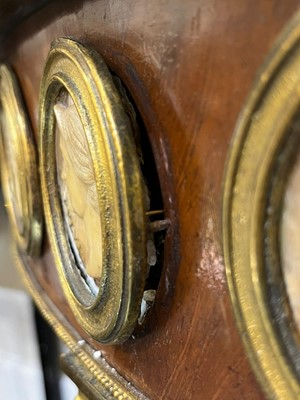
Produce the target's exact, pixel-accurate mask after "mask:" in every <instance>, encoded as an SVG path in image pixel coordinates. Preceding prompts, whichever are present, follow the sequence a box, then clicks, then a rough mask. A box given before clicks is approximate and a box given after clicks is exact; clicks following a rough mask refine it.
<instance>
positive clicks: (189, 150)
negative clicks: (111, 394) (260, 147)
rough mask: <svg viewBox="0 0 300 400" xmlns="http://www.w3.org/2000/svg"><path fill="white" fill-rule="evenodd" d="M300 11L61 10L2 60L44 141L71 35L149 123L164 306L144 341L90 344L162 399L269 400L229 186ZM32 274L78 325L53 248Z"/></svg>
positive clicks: (64, 6)
mask: <svg viewBox="0 0 300 400" xmlns="http://www.w3.org/2000/svg"><path fill="white" fill-rule="evenodd" d="M297 6H298V2H297V1H294V0H289V1H285V2H282V1H279V0H277V1H273V2H270V1H268V0H256V1H253V0H243V1H239V2H237V1H234V0H227V1H223V0H213V1H211V0H201V1H199V0H195V1H193V0H189V1H185V2H182V1H180V0H172V1H161V0H155V1H154V0H153V1H151V2H149V1H144V0H140V1H138V0H131V1H130V0H127V1H116V2H113V1H100V0H99V1H86V2H84V4H82V3H81V2H78V1H73V2H68V3H65V2H58V3H53V4H51V5H49V6H47V7H46V8H44V9H43V10H41V11H39V12H38V13H36V14H34V15H33V16H31V17H30V18H29V19H28V20H27V21H25V22H24V23H23V24H21V25H20V26H19V28H18V29H16V30H15V32H14V33H13V34H11V35H10V36H9V37H8V38H7V40H6V42H5V43H4V46H3V48H2V53H1V57H2V60H5V61H8V62H9V63H10V64H12V66H13V67H14V68H15V70H16V72H17V74H18V76H19V79H20V83H21V86H22V88H23V91H24V97H25V100H26V103H27V106H28V110H29V113H30V117H31V121H32V125H33V128H34V131H35V135H36V138H38V128H37V127H38V91H39V85H40V81H41V76H42V73H43V66H44V64H45V60H46V57H47V54H48V51H49V48H50V45H51V42H52V40H53V39H55V38H57V37H61V36H70V37H72V38H75V39H77V40H80V41H82V42H83V43H88V44H90V45H92V46H93V47H94V48H95V49H96V50H97V51H98V52H99V53H100V54H101V55H102V56H103V57H104V59H105V60H106V62H107V64H108V65H109V66H110V68H111V69H112V70H114V71H115V72H116V74H117V75H119V76H120V77H121V79H122V80H123V82H124V83H125V85H126V86H127V88H128V89H129V91H130V93H131V95H132V97H133V99H134V101H135V103H136V105H137V107H138V109H139V111H140V113H141V115H142V118H143V120H144V122H145V126H146V128H147V131H148V135H149V138H150V142H151V145H152V149H153V152H154V155H155V159H156V163H157V166H158V171H159V175H160V180H161V186H162V192H163V197H164V203H165V208H166V214H167V217H169V218H170V219H171V221H172V226H171V228H170V230H169V232H168V236H167V240H166V254H165V266H164V271H163V275H162V278H161V282H160V286H159V291H158V296H157V300H156V303H155V307H154V310H153V312H152V314H151V316H150V318H149V321H148V323H147V326H146V329H145V331H144V332H143V334H142V335H140V336H138V337H136V338H135V339H130V340H129V341H128V342H126V343H125V344H123V345H122V346H107V347H103V348H101V346H99V345H98V344H97V343H95V342H93V341H92V340H90V339H88V338H87V337H86V335H85V334H84V333H83V332H82V335H83V336H84V337H85V339H86V340H88V341H89V342H90V343H91V345H92V346H94V347H95V348H101V350H102V354H104V355H105V357H106V358H107V360H108V361H109V362H110V363H111V364H112V365H113V366H115V367H116V369H117V370H118V371H119V372H120V373H121V374H122V375H123V376H124V377H125V378H126V379H128V380H130V381H131V382H132V383H133V384H134V385H136V386H137V387H138V388H139V389H141V390H142V391H143V392H144V393H145V394H146V395H148V396H149V397H150V398H152V399H170V400H171V399H172V400H173V399H214V400H217V399H219V400H226V399H228V400H241V399H248V400H254V399H255V400H258V399H262V398H264V396H263V395H262V393H261V390H260V388H259V387H258V384H257V383H256V380H255V378H254V375H253V373H252V372H251V370H250V367H249V364H248V361H247V358H246V354H245V351H244V349H243V347H242V344H241V340H240V337H239V334H238V331H237V329H236V326H235V323H234V317H233V313H232V309H231V305H230V300H229V295H228V289H227V286H226V276H225V271H224V261H223V255H222V240H221V197H222V177H223V173H224V165H225V159H226V154H227V151H228V147H229V143H230V140H231V137H232V133H233V129H234V125H235V123H236V120H237V117H238V114H239V112H240V109H241V107H242V104H243V102H244V100H245V97H246V95H247V94H248V92H249V90H250V88H251V84H252V81H253V79H254V76H255V74H256V71H257V69H258V68H259V66H260V65H261V63H262V62H263V60H264V58H265V56H266V54H267V52H268V51H269V49H270V47H271V46H272V44H273V42H274V40H275V38H276V36H277V35H278V33H279V32H280V30H281V29H282V27H283V26H284V24H285V23H286V22H287V21H288V19H289V18H290V17H291V16H292V15H293V14H294V13H295V12H296V10H297ZM32 268H33V270H34V271H35V273H36V275H37V277H38V279H39V281H40V282H41V284H42V285H43V287H44V289H45V291H47V293H49V295H50V296H51V298H52V299H53V301H54V302H55V303H56V305H57V306H58V307H59V308H60V309H61V310H62V311H63V312H64V313H65V314H66V315H67V316H68V318H69V320H70V321H71V322H72V323H73V324H74V325H75V326H76V323H75V321H74V320H73V317H72V316H71V314H70V311H69V308H68V306H67V304H66V303H65V302H64V300H63V295H62V293H61V289H60V284H59V282H58V279H57V277H56V271H55V267H54V263H53V258H52V256H51V253H50V250H49V247H48V245H45V251H44V255H43V258H42V259H41V260H40V261H39V262H36V263H34V264H33V265H32ZM78 329H79V328H78Z"/></svg>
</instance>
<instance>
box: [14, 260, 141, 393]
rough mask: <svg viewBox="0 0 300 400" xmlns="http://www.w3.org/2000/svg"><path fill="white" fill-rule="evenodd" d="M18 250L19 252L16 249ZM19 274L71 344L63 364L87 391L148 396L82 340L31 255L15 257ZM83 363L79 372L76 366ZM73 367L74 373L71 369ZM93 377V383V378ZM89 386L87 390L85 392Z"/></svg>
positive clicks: (50, 320)
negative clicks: (49, 292) (47, 289)
mask: <svg viewBox="0 0 300 400" xmlns="http://www.w3.org/2000/svg"><path fill="white" fill-rule="evenodd" d="M16 253H17V252H16ZM15 261H16V265H17V267H18V269H19V271H20V275H21V277H22V279H23V282H24V284H25V285H26V287H27V289H28V291H29V293H30V295H31V297H32V298H33V299H34V302H35V304H36V305H37V307H38V308H39V310H40V312H41V314H42V316H43V317H44V318H45V319H46V320H47V321H48V323H49V324H50V325H51V326H52V328H53V329H54V331H55V332H56V334H57V336H58V337H59V338H60V340H61V341H63V342H64V343H65V344H66V346H67V347H68V349H69V351H70V353H69V354H67V355H66V356H65V357H64V361H65V363H63V362H62V364H64V365H63V368H64V369H65V371H67V372H68V374H69V375H70V376H72V377H73V378H74V379H75V381H76V382H77V384H78V386H79V387H80V388H81V391H82V392H84V393H85V395H88V396H90V397H91V396H93V397H91V398H90V399H89V400H92V399H93V398H96V399H97V400H98V399H105V400H107V399H115V400H147V398H146V397H145V396H144V395H143V394H142V393H140V392H139V391H138V390H137V389H136V388H135V387H134V386H133V385H132V384H130V383H129V382H127V381H125V379H124V378H123V377H122V376H120V375H119V374H118V372H117V371H116V370H115V369H113V368H112V367H111V366H110V365H109V364H108V363H107V362H106V361H105V359H104V358H103V357H102V356H101V354H100V352H99V351H98V352H95V351H94V350H93V349H92V348H91V346H90V345H88V344H87V343H85V342H84V341H82V338H81V337H80V336H79V334H78V332H76V330H75V329H74V328H73V327H72V325H70V324H69V322H68V321H67V319H66V318H65V317H64V316H63V315H62V314H61V312H60V311H59V310H58V309H57V307H56V306H55V305H54V303H53V302H52V301H50V300H49V298H48V297H47V296H45V293H44V292H43V289H42V287H41V286H40V283H39V282H38V281H37V279H36V277H35V275H34V274H33V273H32V270H31V265H30V262H31V259H30V257H28V256H27V255H25V254H23V255H21V254H20V253H19V254H18V255H17V256H16V258H15ZM79 366H80V369H78V371H77V372H79V371H80V374H78V373H76V372H75V371H74V369H75V370H76V368H77V367H79ZM72 371H73V372H74V373H72ZM91 381H92V385H91V384H90V382H91ZM87 387H88V388H89V390H88V393H87V392H86V390H87Z"/></svg>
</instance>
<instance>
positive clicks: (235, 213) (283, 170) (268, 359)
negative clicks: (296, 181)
mask: <svg viewBox="0 0 300 400" xmlns="http://www.w3.org/2000/svg"><path fill="white" fill-rule="evenodd" d="M299 71H300V14H298V15H297V16H296V18H295V19H293V20H292V22H291V23H290V24H289V26H288V27H287V29H286V30H285V31H284V33H283V34H282V35H281V37H280V38H279V40H278V41H277V43H276V45H275V46H274V48H273V51H272V53H271V55H270V57H269V59H268V60H267V62H266V63H265V65H264V66H263V68H262V70H261V71H260V74H259V75H258V78H257V80H256V82H255V84H254V87H253V89H252V92H251V93H250V96H249V98H248V99H247V101H246V105H245V107H244V109H243V111H242V113H241V115H240V117H239V121H238V124H237V126H236V131H235V135H234V138H233V142H232V148H231V151H230V154H229V159H228V166H227V171H226V175H225V182H224V200H223V201H224V202H223V239H224V253H225V260H226V269H227V277H228V283H229V289H230V293H231V298H232V302H233V306H234V311H235V315H236V318H237V322H238V324H239V327H240V330H241V333H242V338H243V341H244V344H245V346H246V349H247V351H248V355H249V358H250V361H251V362H252V365H253V369H254V371H255V372H256V374H257V377H258V379H259V381H260V382H261V384H262V386H263V388H264V389H265V392H266V394H267V396H268V398H270V399H278V400H279V399H289V400H292V399H298V398H299V395H300V384H299V382H300V364H299V360H300V353H299V343H300V341H299V332H297V330H296V328H295V324H294V321H293V315H292V312H291V309H290V305H289V300H288V296H287V292H286V288H285V284H284V279H283V276H282V270H281V259H280V223H281V222H280V221H281V215H282V204H283V198H284V190H285V183H286V181H287V176H288V173H289V171H290V170H291V168H292V164H293V162H294V160H295V154H296V153H299V148H300V147H299V144H300V139H299V129H300V119H299V109H300V72H299Z"/></svg>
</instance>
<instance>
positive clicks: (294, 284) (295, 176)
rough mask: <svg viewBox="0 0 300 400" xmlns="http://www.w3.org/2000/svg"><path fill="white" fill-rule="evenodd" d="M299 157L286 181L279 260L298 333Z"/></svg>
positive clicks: (299, 252)
mask: <svg viewBox="0 0 300 400" xmlns="http://www.w3.org/2000/svg"><path fill="white" fill-rule="evenodd" d="M299 205H300V157H298V159H297V161H296V163H295V166H294V168H293V170H292V172H291V174H290V177H289V179H288V183H287V187H286V192H285V196H284V202H283V213H282V221H281V260H282V271H283V275H284V280H285V285H286V290H287V293H288V297H289V302H290V305H291V308H292V311H293V315H294V319H295V322H296V324H297V327H298V330H299V331H300V245H299V241H300V207H299Z"/></svg>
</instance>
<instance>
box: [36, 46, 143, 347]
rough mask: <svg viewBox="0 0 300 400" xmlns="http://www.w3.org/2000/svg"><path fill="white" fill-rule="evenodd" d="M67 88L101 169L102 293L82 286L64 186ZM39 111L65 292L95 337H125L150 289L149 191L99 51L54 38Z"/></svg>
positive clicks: (49, 209) (50, 217)
mask: <svg viewBox="0 0 300 400" xmlns="http://www.w3.org/2000/svg"><path fill="white" fill-rule="evenodd" d="M62 90H66V91H67V93H69V94H70V96H71V97H72V100H73V102H74V104H75V106H76V109H77V112H78V114H79V116H80V120H81V122H82V125H83V127H84V131H85V135H86V139H87V143H88V146H89V150H90V155H91V159H92V163H93V169H94V173H95V186H96V188H97V201H98V206H99V209H100V212H101V225H102V235H101V237H99V239H98V240H99V243H97V245H99V246H100V245H101V246H102V249H103V257H102V275H101V278H99V281H100V283H99V292H98V295H97V296H93V295H92V294H91V293H89V292H88V290H84V286H83V284H82V278H81V276H80V273H79V271H78V268H77V264H76V262H75V260H74V255H73V252H72V249H71V247H70V243H69V241H68V237H67V233H66V226H65V221H64V217H63V211H62V205H61V198H60V193H59V189H58V182H57V174H56V170H57V165H56V156H55V137H56V134H57V133H56V129H55V117H54V112H53V108H54V105H55V104H56V102H57V100H58V98H59V96H60V95H61V92H62ZM39 117H40V124H39V125H40V132H39V144H40V146H39V153H40V170H41V185H42V197H43V203H44V211H45V219H46V227H47V231H48V236H49V240H50V244H51V248H52V251H53V254H54V258H55V264H56V266H57V270H58V275H59V278H60V281H61V284H62V288H63V291H64V294H65V296H66V298H67V300H68V302H69V304H70V306H71V308H72V311H73V313H74V315H75V317H76V319H77V320H78V321H79V323H80V324H81V326H82V327H83V328H84V329H85V330H86V331H87V332H88V333H89V334H90V335H91V336H92V337H93V338H94V339H96V340H98V341H99V342H101V343H105V344H112V343H121V342H123V341H125V340H126V339H128V337H129V336H130V335H131V334H132V331H133V329H134V327H135V325H136V323H137V319H138V316H139V314H140V305H141V301H142V296H143V292H144V288H145V282H146V276H147V251H146V237H147V226H146V210H145V208H146V193H145V186H144V184H143V178H142V173H141V169H140V164H139V160H138V156H137V151H136V145H135V142H134V133H133V132H132V127H131V124H130V119H129V118H128V116H127V114H126V112H125V110H124V107H123V104H122V99H121V97H120V95H119V93H118V91H117V89H116V87H115V85H114V82H113V79H112V76H111V74H110V72H109V70H108V68H107V66H106V65H105V63H104V61H103V60H102V58H101V57H100V55H99V54H98V53H97V52H96V51H94V50H93V49H91V48H89V47H87V46H83V45H82V44H80V43H78V42H76V41H75V40H71V39H68V38H59V39H56V40H55V41H54V42H53V44H52V47H51V50H50V53H49V55H48V58H47V61H46V65H45V70H44V74H43V80H42V83H41V90H40V115H39ZM79 195H80V194H79Z"/></svg>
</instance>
